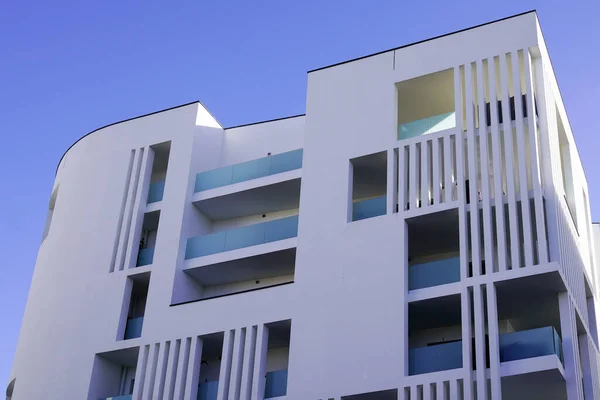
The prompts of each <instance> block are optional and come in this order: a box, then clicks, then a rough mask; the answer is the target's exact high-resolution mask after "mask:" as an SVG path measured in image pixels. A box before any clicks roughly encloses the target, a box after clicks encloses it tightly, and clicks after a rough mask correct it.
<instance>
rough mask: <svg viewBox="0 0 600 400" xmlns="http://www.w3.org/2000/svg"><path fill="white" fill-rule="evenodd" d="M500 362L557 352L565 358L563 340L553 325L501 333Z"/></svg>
mask: <svg viewBox="0 0 600 400" xmlns="http://www.w3.org/2000/svg"><path fill="white" fill-rule="evenodd" d="M499 341H500V362H505V361H514V360H523V359H525V358H532V357H541V356H548V355H551V354H556V355H557V356H558V358H559V359H560V360H561V362H562V360H563V355H562V341H561V339H560V336H558V333H557V332H556V330H555V329H554V328H553V327H551V326H546V327H544V328H537V329H530V330H527V331H520V332H512V333H505V334H503V335H500V338H499Z"/></svg>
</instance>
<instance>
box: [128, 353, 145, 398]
mask: <svg viewBox="0 0 600 400" xmlns="http://www.w3.org/2000/svg"><path fill="white" fill-rule="evenodd" d="M149 353H150V346H149V345H146V346H144V349H143V350H142V351H140V354H139V356H138V364H137V368H136V370H135V385H133V394H132V395H131V398H132V399H134V400H142V393H143V391H144V380H145V379H146V370H147V369H148V357H149Z"/></svg>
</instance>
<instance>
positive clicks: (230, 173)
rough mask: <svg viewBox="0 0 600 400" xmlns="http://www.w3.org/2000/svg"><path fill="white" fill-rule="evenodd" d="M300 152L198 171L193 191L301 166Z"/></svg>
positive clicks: (295, 151)
mask: <svg viewBox="0 0 600 400" xmlns="http://www.w3.org/2000/svg"><path fill="white" fill-rule="evenodd" d="M302 154H303V151H302V149H299V150H294V151H288V152H286V153H281V154H275V155H273V156H269V157H263V158H259V159H256V160H252V161H247V162H244V163H240V164H235V165H230V166H228V167H223V168H217V169H213V170H210V171H205V172H200V173H199V174H197V175H196V183H195V185H194V192H200V191H202V190H208V189H214V188H217V187H221V186H226V185H230V184H232V183H238V182H244V181H248V180H251V179H256V178H262V177H264V176H269V175H274V174H279V173H281V172H287V171H292V170H294V169H298V168H302Z"/></svg>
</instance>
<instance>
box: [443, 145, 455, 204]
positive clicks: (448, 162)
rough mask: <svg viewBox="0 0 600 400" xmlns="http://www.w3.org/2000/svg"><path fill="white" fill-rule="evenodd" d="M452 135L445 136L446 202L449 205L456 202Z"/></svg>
mask: <svg viewBox="0 0 600 400" xmlns="http://www.w3.org/2000/svg"><path fill="white" fill-rule="evenodd" d="M450 140H451V137H450V135H445V136H444V202H446V203H449V202H451V201H453V200H454V198H453V196H452V193H453V192H454V182H453V180H454V176H453V175H454V168H453V167H452V165H453V163H452V158H453V157H452V156H453V154H452V153H453V151H452V143H451V141H450Z"/></svg>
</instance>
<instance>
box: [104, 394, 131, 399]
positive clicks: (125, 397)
mask: <svg viewBox="0 0 600 400" xmlns="http://www.w3.org/2000/svg"><path fill="white" fill-rule="evenodd" d="M131 399H132V395H131V394H124V395H123V396H117V397H107V398H106V399H104V400H131ZM101 400H102V399H101Z"/></svg>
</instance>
